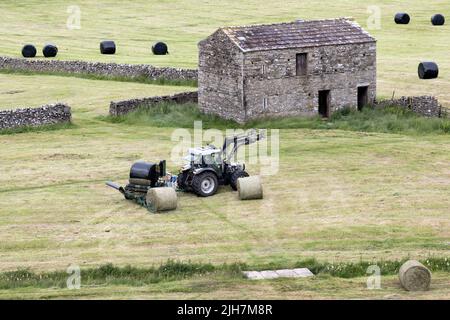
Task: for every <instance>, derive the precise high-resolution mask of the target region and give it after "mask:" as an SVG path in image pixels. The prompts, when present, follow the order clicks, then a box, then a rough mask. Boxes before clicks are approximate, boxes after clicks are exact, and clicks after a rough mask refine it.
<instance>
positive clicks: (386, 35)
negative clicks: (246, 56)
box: [0, 0, 450, 107]
mask: <svg viewBox="0 0 450 320" xmlns="http://www.w3.org/2000/svg"><path fill="white" fill-rule="evenodd" d="M71 5H77V6H78V7H79V8H80V11H81V20H80V22H81V24H80V27H81V29H75V30H70V29H68V28H67V21H68V19H69V17H70V14H69V13H67V9H68V7H69V6H71ZM369 5H376V6H378V8H379V9H380V14H381V25H380V27H381V28H380V29H376V28H370V30H368V31H370V33H371V34H372V35H373V36H374V37H375V38H376V39H377V40H378V44H377V46H378V78H379V81H378V95H379V96H382V97H391V96H392V93H393V91H394V90H395V95H396V96H401V95H422V94H433V95H436V96H437V97H438V98H439V99H440V101H441V102H442V103H443V104H444V105H446V106H448V107H450V92H449V90H448V88H449V86H448V83H449V82H450V60H449V59H448V51H449V46H450V45H449V37H450V36H449V34H450V24H448V23H447V24H446V25H444V26H442V27H433V26H432V25H431V23H430V17H431V16H432V15H433V14H435V13H436V12H440V13H442V14H444V15H446V16H450V3H449V2H447V1H429V2H427V4H426V6H425V5H424V3H423V1H419V0H413V1H387V0H383V1H380V0H377V1H373V2H372V3H370V4H368V3H366V2H361V1H356V0H346V1H331V0H325V1H296V0H288V1H283V4H282V5H280V3H279V2H277V1H266V2H264V5H261V3H260V1H258V0H248V1H245V2H242V1H232V0H225V1H217V0H189V1H183V0H164V1H160V0H158V1H148V0H137V1H133V2H131V3H128V2H127V3H125V2H121V1H117V0H106V1H105V0H103V1H96V2H93V1H89V0H78V1H76V2H74V3H71V2H65V1H47V2H45V3H44V2H40V1H37V0H30V1H26V2H23V3H22V4H18V3H17V1H12V0H4V1H2V2H1V3H0V10H1V12H2V13H3V19H2V21H1V22H0V54H2V55H9V56H19V55H20V50H21V48H22V45H23V44H24V43H29V42H31V43H35V44H36V45H37V46H38V50H39V51H40V50H42V47H43V45H44V43H46V42H48V41H52V42H56V43H57V45H58V47H59V49H60V52H59V54H58V59H66V60H71V59H81V60H90V61H113V62H122V63H150V64H154V65H159V66H180V67H190V68H196V67H197V43H198V41H200V40H202V39H204V38H205V37H207V36H208V35H210V34H211V33H212V32H213V31H215V30H216V29H217V28H218V27H220V26H229V25H241V24H252V23H272V22H283V21H292V20H295V19H299V18H302V19H316V18H317V19H321V18H335V17H348V16H351V17H354V18H355V19H356V21H357V22H358V23H360V24H361V26H363V27H364V28H366V29H368V28H369V27H368V18H369V16H370V13H368V11H367V10H368V6H369ZM403 11H407V12H408V13H409V14H410V15H411V17H412V21H411V23H410V25H407V26H404V25H403V26H402V25H395V24H394V22H393V16H394V14H395V13H396V12H403ZM369 22H370V21H369ZM103 39H114V40H115V41H116V42H117V46H118V52H117V55H114V56H104V55H100V53H99V48H98V47H99V42H100V41H101V40H103ZM157 40H163V41H165V42H167V43H168V45H169V52H170V54H169V55H167V56H153V55H152V54H151V45H152V43H154V42H155V41H157ZM41 56H42V55H41ZM422 60H432V61H436V62H437V63H438V64H439V67H440V77H439V79H436V80H431V81H421V80H419V79H418V77H417V66H418V64H419V62H420V61H422Z"/></svg>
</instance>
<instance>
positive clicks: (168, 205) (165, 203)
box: [146, 187, 178, 212]
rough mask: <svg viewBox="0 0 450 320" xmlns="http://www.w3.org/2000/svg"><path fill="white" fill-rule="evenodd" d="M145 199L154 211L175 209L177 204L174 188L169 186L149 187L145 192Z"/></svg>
mask: <svg viewBox="0 0 450 320" xmlns="http://www.w3.org/2000/svg"><path fill="white" fill-rule="evenodd" d="M146 200H147V204H148V205H149V207H150V209H151V210H152V211H154V212H161V211H169V210H175V209H176V208H177V204H178V198H177V193H176V191H175V189H173V188H169V187H162V188H151V189H150V190H148V192H147V196H146Z"/></svg>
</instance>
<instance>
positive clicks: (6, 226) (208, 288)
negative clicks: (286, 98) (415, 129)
mask: <svg viewBox="0 0 450 320" xmlns="http://www.w3.org/2000/svg"><path fill="white" fill-rule="evenodd" d="M77 4H78V5H79V6H80V8H81V13H82V20H81V29H80V30H68V29H67V28H66V20H67V17H68V14H67V13H66V9H67V3H66V2H64V1H50V2H47V3H42V2H38V1H34V0H33V1H27V2H24V3H23V4H18V3H17V2H15V1H9V0H8V1H2V2H1V4H0V10H1V12H2V13H3V15H2V21H1V22H0V55H10V56H16V55H18V53H20V48H21V45H22V44H23V43H25V42H35V43H36V44H37V45H41V43H44V42H45V41H50V40H51V41H54V42H56V43H58V45H59V47H60V55H59V57H58V58H59V59H83V60H91V61H115V62H124V63H151V64H155V65H170V66H172V65H173V66H183V67H195V64H196V59H197V58H196V57H197V51H196V43H197V41H199V40H200V39H202V38H204V37H206V36H207V35H208V34H210V33H211V32H212V31H213V30H214V29H216V28H217V27H219V26H221V25H236V24H249V23H261V22H276V21H288V20H292V19H295V18H326V17H335V16H354V17H355V18H356V19H357V20H358V21H359V22H360V23H361V25H363V26H365V25H366V20H367V16H368V13H367V12H366V10H367V5H366V4H363V3H361V2H359V1H356V0H348V1H339V2H337V1H328V0H326V1H317V2H314V3H311V2H299V1H287V2H283V5H280V3H279V2H269V3H265V5H264V6H263V5H260V2H257V1H253V0H252V1H246V2H245V3H243V2H237V1H236V2H232V1H221V2H219V1H170V0H166V1H133V2H129V3H125V2H120V1H101V2H96V3H95V4H94V2H92V1H77ZM375 4H378V5H379V6H380V8H381V13H382V15H383V16H382V28H381V29H380V30H371V33H373V34H374V36H375V37H376V38H377V39H378V50H379V51H378V70H379V81H378V86H379V96H380V97H383V96H384V97H387V96H391V95H392V91H393V90H395V92H396V96H399V95H402V94H408V95H411V94H414V95H419V94H432V95H437V96H438V97H439V99H440V100H441V102H443V103H444V105H446V106H450V91H449V90H448V89H449V87H450V86H449V83H450V76H449V74H450V60H449V59H448V52H449V49H450V43H449V41H448V40H450V39H449V34H450V33H449V25H448V24H447V25H446V26H444V27H442V28H432V27H431V26H430V24H429V17H430V16H431V15H432V14H434V13H435V12H441V13H443V14H446V15H447V16H450V4H449V3H448V2H443V1H432V2H429V3H427V4H426V5H424V4H423V2H421V1H418V0H415V1H397V2H394V3H393V2H392V1H376V3H375ZM405 10H406V11H408V12H410V14H411V15H412V17H413V22H412V24H411V25H409V26H396V25H394V24H393V23H392V16H393V13H394V12H396V11H405ZM104 38H113V39H115V40H116V41H117V42H118V46H119V51H118V54H117V55H116V56H108V57H106V56H101V55H99V54H98V48H97V47H98V42H99V41H100V40H101V39H104ZM159 39H160V40H165V41H167V42H168V44H169V49H170V52H171V54H170V55H168V56H165V57H157V56H152V55H151V54H150V46H151V43H152V42H153V41H154V40H159ZM422 59H426V60H435V61H437V62H438V63H439V65H440V69H441V76H440V78H439V79H437V80H432V81H419V80H418V79H417V75H416V68H417V63H418V61H419V60H422ZM185 90H193V88H192V87H183V86H159V85H152V84H141V83H127V82H117V81H101V80H93V79H79V78H71V77H62V76H50V75H19V74H0V110H1V109H9V108H15V107H22V106H39V105H41V104H44V103H49V102H67V103H69V104H70V105H71V106H72V109H73V122H74V125H73V126H71V127H69V128H66V129H62V130H53V131H46V130H42V131H37V132H27V133H20V134H10V135H0V273H2V272H6V271H11V270H16V269H18V268H30V269H31V270H33V271H36V272H46V271H52V270H62V271H64V270H65V268H66V267H67V266H68V265H69V264H77V265H80V267H81V268H88V267H96V266H99V265H102V264H105V263H109V262H111V263H114V264H115V265H119V266H124V265H127V264H130V265H132V266H136V267H149V266H155V265H156V266H157V265H159V264H161V263H165V262H166V261H167V260H169V259H172V260H179V261H184V262H187V261H191V262H198V263H211V264H213V265H217V264H222V263H246V264H247V265H248V266H249V267H255V268H258V267H261V266H270V265H271V264H273V265H276V266H280V267H282V266H285V267H290V266H294V265H296V264H297V263H298V262H299V261H300V260H302V259H307V258H316V259H317V260H318V261H322V262H325V261H327V262H330V263H348V262H357V261H360V260H361V259H363V260H365V261H375V262H380V261H383V260H386V261H391V260H399V259H404V258H408V257H411V258H420V259H426V258H427V257H439V258H445V257H447V258H448V257H450V253H449V252H450V250H449V249H450V209H449V208H450V196H449V195H450V135H449V134H448V132H447V133H445V132H439V133H433V132H425V133H424V132H420V133H416V134H412V133H409V132H406V133H404V132H400V133H397V134H396V133H392V130H391V132H389V130H388V133H386V132H362V131H347V130H317V129H312V128H295V126H291V127H290V128H289V129H282V130H281V131H280V168H279V169H280V170H279V174H278V175H276V176H265V177H264V178H263V182H264V190H265V199H264V200H262V201H256V202H240V201H238V200H237V195H236V193H234V192H230V190H229V189H228V188H226V187H223V188H221V189H220V191H219V194H218V195H217V196H214V197H212V198H208V199H202V198H197V197H195V196H193V195H190V194H181V195H180V197H179V199H180V201H179V209H178V210H177V211H175V212H171V213H168V214H156V215H154V214H149V213H148V212H147V211H145V210H144V209H142V208H139V207H137V206H135V205H133V204H132V203H129V202H126V201H125V200H124V199H123V197H122V196H121V195H120V194H119V193H115V192H114V191H113V190H111V189H108V188H106V187H105V185H104V182H105V181H106V180H115V181H119V182H125V181H126V178H127V174H128V170H129V167H130V165H131V164H132V163H133V162H134V161H136V160H138V159H146V160H149V161H152V160H153V161H157V160H160V159H167V158H168V157H169V155H170V152H171V149H172V148H173V146H174V145H175V143H174V142H172V141H171V139H170V137H171V134H172V132H173V130H174V128H173V126H172V125H170V124H168V125H167V126H166V127H165V126H161V125H160V123H158V125H157V123H156V122H151V121H145V119H144V120H142V121H141V122H139V121H129V122H127V121H122V122H111V121H107V120H108V119H107V118H105V116H106V115H107V112H108V107H109V102H110V101H111V100H120V99H126V98H133V97H144V96H149V95H154V94H168V93H175V92H179V91H185ZM291 124H292V122H291ZM272 125H273V124H272ZM274 126H275V127H276V123H275V125H274ZM280 126H281V124H280ZM282 127H285V128H287V127H289V126H288V125H286V123H285V124H284V125H283V126H282ZM375 131H376V130H375ZM169 169H170V170H172V171H176V169H177V165H175V164H174V163H169ZM259 170H260V167H259V165H252V166H249V171H250V173H251V174H257V173H259ZM365 283H366V278H365V277H361V276H357V277H354V278H350V279H344V278H339V277H334V276H331V275H320V276H318V277H316V278H314V279H307V280H305V279H303V280H271V281H263V282H249V281H246V280H244V279H242V278H240V277H237V276H230V275H227V274H225V275H224V274H220V273H219V274H215V273H213V274H207V275H202V276H199V275H194V276H191V277H187V278H185V279H175V280H170V281H169V280H167V281H161V282H158V283H154V284H145V285H137V284H133V283H132V284H117V283H114V281H112V282H105V283H103V284H100V285H98V284H96V285H87V286H83V284H82V289H81V290H79V291H69V290H68V289H63V288H59V287H49V288H47V287H39V286H37V287H35V286H29V287H17V288H14V289H11V288H9V289H4V288H0V298H255V299H259V298H385V299H389V298H405V299H408V298H420V299H431V298H446V299H448V298H449V297H450V282H449V273H448V272H445V271H437V272H436V273H435V274H434V278H433V285H432V290H431V291H430V292H426V293H418V294H414V293H407V292H404V291H403V290H401V289H400V288H399V286H398V283H397V281H396V278H395V275H386V276H383V280H382V290H367V289H366V288H365Z"/></svg>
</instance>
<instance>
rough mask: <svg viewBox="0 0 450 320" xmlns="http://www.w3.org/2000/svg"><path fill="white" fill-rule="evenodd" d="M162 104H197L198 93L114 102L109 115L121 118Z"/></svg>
mask: <svg viewBox="0 0 450 320" xmlns="http://www.w3.org/2000/svg"><path fill="white" fill-rule="evenodd" d="M161 102H171V103H177V104H183V103H190V102H192V103H197V102H198V93H197V91H193V92H182V93H177V94H174V95H170V96H155V97H148V98H141V99H130V100H123V101H112V102H111V104H110V106H109V114H110V115H111V116H120V115H124V114H127V113H129V112H132V111H134V110H136V109H137V108H140V107H144V106H145V107H151V106H154V105H156V104H158V103H161Z"/></svg>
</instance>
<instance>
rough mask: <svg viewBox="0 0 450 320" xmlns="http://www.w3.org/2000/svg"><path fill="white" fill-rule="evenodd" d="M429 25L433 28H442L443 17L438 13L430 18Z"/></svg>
mask: <svg viewBox="0 0 450 320" xmlns="http://www.w3.org/2000/svg"><path fill="white" fill-rule="evenodd" d="M431 23H432V24H433V26H443V25H444V23H445V17H444V16H443V15H442V14H440V13H438V14H435V15H434V16H432V17H431Z"/></svg>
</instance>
